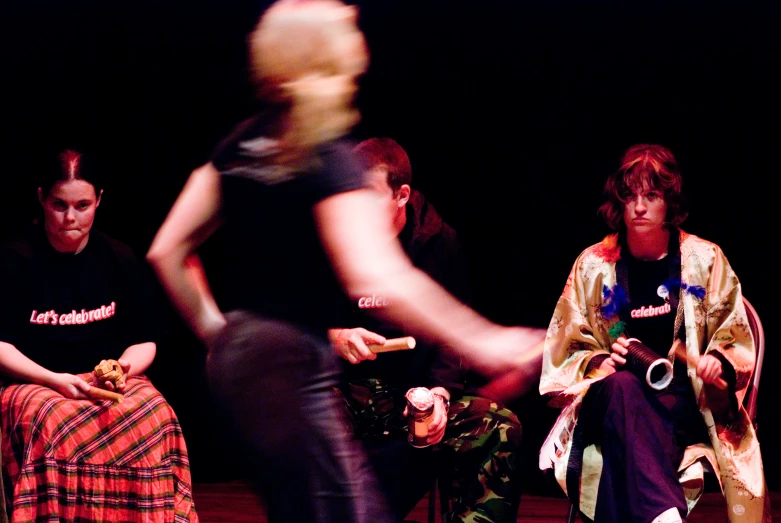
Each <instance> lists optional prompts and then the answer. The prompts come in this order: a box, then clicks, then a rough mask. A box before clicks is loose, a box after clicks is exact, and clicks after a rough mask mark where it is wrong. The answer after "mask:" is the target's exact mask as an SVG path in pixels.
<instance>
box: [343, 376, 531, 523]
mask: <svg viewBox="0 0 781 523" xmlns="http://www.w3.org/2000/svg"><path fill="white" fill-rule="evenodd" d="M345 404H346V405H347V406H348V410H349V411H350V412H349V413H350V418H351V419H352V421H353V427H352V429H353V430H354V431H355V434H356V436H357V437H359V438H360V439H364V440H370V441H371V442H372V443H373V444H375V445H377V444H378V442H379V445H386V444H387V445H386V446H391V445H393V444H394V443H393V442H395V446H396V449H395V452H396V453H397V454H398V456H393V457H392V458H390V459H387V460H386V464H387V466H390V467H394V468H400V469H404V472H398V471H396V472H394V473H398V474H399V475H402V476H406V477H398V476H397V479H396V480H395V481H393V482H392V486H393V485H397V484H399V483H403V484H407V480H409V486H410V488H411V489H413V490H414V489H415V488H417V490H418V492H415V493H414V494H413V495H414V498H413V499H412V501H411V504H407V505H408V506H404V507H402V508H401V509H400V510H401V513H400V514H401V517H404V515H406V512H405V511H407V510H408V509H411V508H412V506H414V504H415V503H416V502H417V501H419V500H420V499H421V498H422V496H423V495H424V494H425V492H426V487H427V486H430V484H431V481H433V478H434V477H437V475H439V477H440V479H445V480H446V481H447V484H446V485H441V487H444V488H445V489H446V492H447V494H448V497H449V500H450V515H449V521H450V522H465V523H466V522H469V523H478V522H479V523H488V522H494V523H501V522H513V523H514V522H515V521H516V520H517V514H518V505H519V503H520V498H521V490H522V481H521V466H520V460H521V457H522V453H521V424H520V422H519V421H518V418H517V416H516V415H515V414H514V413H513V412H511V411H510V410H508V409H507V408H506V407H504V406H503V405H502V404H500V403H497V402H495V401H491V400H489V399H486V398H482V397H478V396H470V395H465V396H463V397H461V398H459V399H458V400H455V401H452V402H451V405H450V411H449V413H448V423H447V427H446V429H445V435H444V437H443V438H442V441H441V442H440V443H439V444H437V445H433V446H431V447H428V448H425V449H416V448H413V447H411V446H410V445H408V444H407V443H406V436H407V432H406V431H407V421H406V419H405V418H404V417H403V410H404V406H405V402H404V398H403V395H401V396H399V394H398V393H396V394H393V393H392V392H391V391H389V390H388V389H387V388H386V387H385V386H384V385H383V384H382V383H380V382H378V381H377V380H371V381H367V382H362V383H361V384H360V385H356V384H352V385H351V386H350V390H349V391H348V392H347V394H346V397H345ZM399 441H402V442H403V443H399ZM421 453H428V454H433V455H437V460H436V461H432V460H426V459H421V458H424V456H422V454H421ZM405 455H408V456H412V457H413V458H412V461H414V463H413V465H412V466H410V467H407V468H406V469H405V468H404V467H405V466H406V464H408V463H409V461H410V460H406V461H405V457H404V456H405ZM415 463H417V464H418V465H419V466H418V469H419V468H420V467H425V468H426V469H427V470H416V467H415V465H414V464H415ZM432 463H437V464H438V465H439V466H441V467H444V468H443V469H442V470H441V472H442V473H441V474H437V473H438V472H440V471H437V470H431V469H432V468H436V465H432ZM386 468H387V467H386ZM380 475H381V476H382V472H380ZM421 475H422V476H424V477H430V478H432V479H431V481H428V482H423V481H424V480H419V481H417V483H416V481H414V479H417V478H419V477H420V476H421ZM392 476H393V474H391V477H392ZM409 476H416V478H411V477H409ZM381 479H382V478H381ZM415 484H417V485H418V487H415V486H414V485H415ZM421 486H422V488H421Z"/></svg>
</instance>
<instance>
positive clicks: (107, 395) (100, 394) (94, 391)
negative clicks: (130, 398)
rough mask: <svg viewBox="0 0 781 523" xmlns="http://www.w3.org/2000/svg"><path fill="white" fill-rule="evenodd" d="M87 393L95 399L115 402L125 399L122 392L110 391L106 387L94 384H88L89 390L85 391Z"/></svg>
mask: <svg viewBox="0 0 781 523" xmlns="http://www.w3.org/2000/svg"><path fill="white" fill-rule="evenodd" d="M87 394H88V395H89V396H91V397H93V398H95V399H103V400H112V401H114V402H116V403H122V400H124V399H125V396H123V395H122V394H118V393H116V392H111V391H110V390H106V389H101V388H98V387H95V386H94V385H90V388H89V392H87Z"/></svg>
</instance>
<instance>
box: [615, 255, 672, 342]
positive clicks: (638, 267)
mask: <svg viewBox="0 0 781 523" xmlns="http://www.w3.org/2000/svg"><path fill="white" fill-rule="evenodd" d="M627 275H628V279H629V289H630V290H629V306H628V312H627V313H626V333H627V334H628V335H629V337H632V338H637V339H639V340H640V341H642V342H643V343H644V344H645V345H647V346H648V347H650V348H652V349H653V350H654V351H655V352H657V353H659V354H660V355H662V356H665V357H666V356H667V353H668V351H669V350H670V347H671V346H672V343H673V335H674V332H673V330H674V325H675V312H676V311H675V309H673V308H672V307H671V306H670V302H669V300H668V299H666V296H665V294H666V293H667V294H668V293H672V292H677V291H678V289H677V288H675V289H666V288H665V290H662V289H661V286H662V285H663V284H665V283H666V282H667V281H668V279H669V277H670V276H669V263H668V260H667V258H663V259H661V260H656V261H643V260H638V259H636V258H634V257H632V256H630V257H629V258H628V260H627Z"/></svg>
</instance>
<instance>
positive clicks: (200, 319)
mask: <svg viewBox="0 0 781 523" xmlns="http://www.w3.org/2000/svg"><path fill="white" fill-rule="evenodd" d="M148 259H149V262H150V264H151V265H152V267H153V268H154V270H155V272H156V273H157V276H158V278H159V279H160V282H161V283H162V285H163V287H164V288H165V290H166V292H167V294H168V297H169V298H170V300H171V302H172V303H173V305H174V308H176V310H177V311H178V312H179V314H180V315H181V316H182V318H183V319H184V320H185V322H186V323H187V324H188V326H189V327H190V328H191V329H192V330H193V332H195V334H196V335H197V336H198V337H199V338H200V339H201V340H206V339H208V338H209V337H210V336H211V334H213V333H215V332H217V331H218V330H219V329H220V328H222V326H223V325H224V324H225V318H224V317H223V315H222V313H221V312H220V310H219V308H218V307H217V304H216V303H215V301H214V298H212V297H211V295H210V294H208V293H207V292H206V290H205V289H204V288H203V286H202V285H201V284H199V282H198V276H197V274H196V273H195V272H194V271H193V269H192V267H191V266H190V265H189V264H188V263H186V262H185V260H186V258H184V257H183V256H181V255H180V256H177V255H169V256H160V257H155V255H154V252H153V251H150V255H149V256H148Z"/></svg>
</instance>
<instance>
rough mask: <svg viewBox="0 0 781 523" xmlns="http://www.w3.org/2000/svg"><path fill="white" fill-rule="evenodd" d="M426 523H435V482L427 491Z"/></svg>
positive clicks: (435, 481)
mask: <svg viewBox="0 0 781 523" xmlns="http://www.w3.org/2000/svg"><path fill="white" fill-rule="evenodd" d="M428 523H437V480H434V483H433V484H432V485H431V488H430V489H429V491H428Z"/></svg>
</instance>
